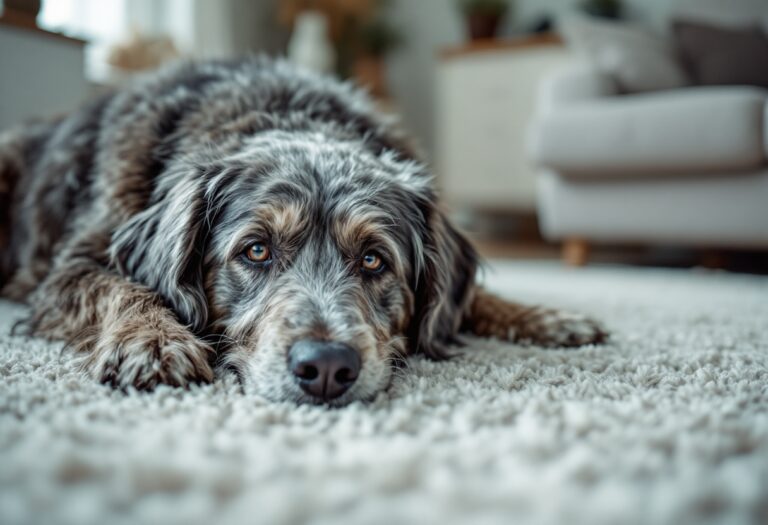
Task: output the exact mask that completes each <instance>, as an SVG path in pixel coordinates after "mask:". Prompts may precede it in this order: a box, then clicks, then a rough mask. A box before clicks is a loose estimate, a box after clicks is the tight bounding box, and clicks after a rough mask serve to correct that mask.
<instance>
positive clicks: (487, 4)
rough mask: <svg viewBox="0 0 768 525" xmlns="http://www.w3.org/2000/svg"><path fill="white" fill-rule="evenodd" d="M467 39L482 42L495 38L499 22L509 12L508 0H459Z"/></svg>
mask: <svg viewBox="0 0 768 525" xmlns="http://www.w3.org/2000/svg"><path fill="white" fill-rule="evenodd" d="M459 8H460V9H461V12H462V13H463V14H464V19H465V20H466V24H467V30H468V32H469V38H470V39H471V40H483V39H489V38H493V37H494V36H496V31H497V30H498V28H499V24H500V23H501V20H502V19H503V18H504V15H505V14H506V13H507V11H508V10H509V2H508V0H459Z"/></svg>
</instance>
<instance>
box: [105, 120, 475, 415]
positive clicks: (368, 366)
mask: <svg viewBox="0 0 768 525" xmlns="http://www.w3.org/2000/svg"><path fill="white" fill-rule="evenodd" d="M113 250H114V252H113V255H114V257H115V260H116V261H118V262H119V265H120V266H121V267H122V268H123V271H125V272H126V273H128V274H130V275H131V276H132V277H133V278H135V279H137V280H139V281H140V282H143V283H145V284H147V285H148V286H150V287H152V288H154V289H155V290H156V291H158V292H159V293H160V295H161V296H162V297H164V298H165V300H166V301H167V303H168V305H169V306H170V307H171V308H172V309H173V310H174V311H175V312H176V313H177V315H178V317H179V318H180V320H181V321H182V322H184V323H186V324H188V325H189V326H190V327H192V329H193V330H195V331H196V332H197V333H199V334H206V335H209V336H210V335H212V336H214V338H217V339H219V340H220V341H221V342H222V345H221V351H220V356H221V362H222V363H224V364H226V365H229V366H231V367H234V368H235V369H236V370H237V371H238V372H239V374H240V376H241V378H242V380H243V383H244V385H245V388H246V389H247V390H249V391H254V392H257V393H259V394H262V395H264V396H265V397H268V398H270V399H275V400H293V401H297V402H311V403H321V402H324V403H329V404H333V405H343V404H346V403H349V402H351V401H354V400H359V399H370V398H371V397H373V396H374V395H375V394H376V393H377V392H379V391H381V390H383V389H384V388H386V387H387V385H388V384H389V382H390V379H391V377H392V374H393V370H394V369H395V368H396V367H397V366H398V361H399V360H400V358H402V357H403V356H405V355H406V354H407V353H408V352H409V351H414V350H418V351H422V352H424V353H426V354H427V355H429V356H431V357H435V358H439V357H443V356H444V355H445V345H446V344H449V343H450V342H451V339H452V337H453V336H454V335H455V333H456V331H457V329H458V327H459V323H460V322H461V319H462V314H463V313H464V311H465V309H466V305H467V302H468V301H469V296H470V294H471V291H472V283H473V280H474V274H475V267H476V258H475V254H474V251H473V250H472V248H471V247H470V245H469V244H468V243H467V242H466V240H464V239H463V238H462V237H461V236H460V235H459V234H458V233H457V232H456V231H455V230H454V229H453V228H452V227H451V226H450V224H449V223H448V222H447V221H446V219H445V217H444V215H443V214H442V213H441V212H440V211H439V210H438V208H437V207H436V202H435V196H434V194H433V191H432V188H431V181H430V178H429V176H428V175H427V174H426V173H425V170H424V167H423V166H422V165H420V164H418V163H416V162H413V161H408V160H402V159H401V158H400V157H398V155H396V154H395V153H392V152H387V151H386V150H383V151H378V152H377V151H372V150H371V149H369V148H366V147H365V144H364V143H362V142H344V141H338V140H337V141H330V140H328V139H326V138H324V137H323V136H322V135H320V134H309V133H307V134H303V135H299V134H297V133H288V132H270V133H266V134H263V135H259V136H257V137H256V138H255V139H253V140H252V141H251V142H250V143H248V144H247V145H246V146H245V147H244V148H242V149H241V153H239V154H237V155H234V156H231V157H229V158H227V159H226V160H218V161H216V162H214V163H212V164H210V165H207V166H204V167H197V168H190V167H189V165H188V164H186V163H182V164H180V165H177V166H175V167H173V168H171V169H170V170H169V171H168V172H167V173H166V174H165V175H164V176H163V179H162V180H161V182H160V183H159V185H158V189H157V191H156V198H155V202H154V204H153V205H152V206H150V207H149V208H148V209H147V210H146V211H144V212H142V213H140V214H138V215H137V216H135V217H134V218H133V219H132V220H131V221H130V222H129V223H128V224H126V225H125V227H124V228H122V229H121V230H120V231H118V232H117V234H116V235H115V238H114V242H113ZM216 336H218V337H216Z"/></svg>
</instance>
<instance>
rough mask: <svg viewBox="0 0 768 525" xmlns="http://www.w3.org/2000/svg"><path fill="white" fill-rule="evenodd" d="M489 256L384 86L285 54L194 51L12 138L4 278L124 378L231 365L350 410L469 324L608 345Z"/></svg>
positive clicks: (249, 381)
mask: <svg viewBox="0 0 768 525" xmlns="http://www.w3.org/2000/svg"><path fill="white" fill-rule="evenodd" d="M468 176H471V174H468ZM476 267H477V256H476V254H475V251H474V250H473V249H472V247H471V246H470V244H469V243H468V242H467V241H466V240H465V239H464V237H462V236H461V235H460V234H459V233H458V232H457V231H456V230H455V229H454V228H453V227H452V226H451V224H450V223H449V222H448V220H447V219H446V217H445V215H444V214H443V213H442V212H441V211H440V209H439V208H438V206H437V202H436V196H435V192H434V190H433V187H432V179H431V176H430V173H429V170H428V169H427V167H426V166H425V165H424V164H422V163H421V162H420V161H419V160H418V159H417V158H416V156H415V154H414V153H413V152H412V150H411V149H410V147H409V145H408V143H407V141H406V140H405V139H404V138H403V136H401V134H400V133H399V132H398V131H397V129H396V128H395V127H394V125H393V124H392V123H391V122H389V121H388V120H387V119H386V118H384V117H382V116H381V115H379V114H378V113H377V112H376V111H375V109H374V107H373V105H372V104H371V102H370V100H369V99H368V98H367V97H366V95H365V94H364V93H361V92H360V91H357V90H355V89H353V88H351V87H350V86H349V85H346V84H341V83H338V82H336V81H333V80H332V79H329V78H323V77H319V76H315V75H313V74H310V73H307V72H302V71H297V70H296V69H293V68H292V67H290V66H289V65H287V64H286V63H283V62H273V61H270V60H267V59H263V58H256V59H250V60H245V61H237V62H210V63H200V64H184V65H178V66H175V67H173V68H170V69H166V70H164V71H162V72H160V73H158V74H154V75H152V76H150V77H147V78H146V79H144V80H142V81H140V82H139V83H137V84H135V85H134V86H133V87H130V88H128V89H125V90H122V91H118V92H115V93H112V94H109V95H106V96H104V97H102V98H101V99H99V100H98V101H95V102H93V103H91V104H90V105H88V106H87V107H84V108H82V109H81V110H79V111H78V112H76V113H73V114H71V115H69V116H67V117H65V118H60V119H58V120H55V121H52V122H45V123H38V124H30V125H27V126H25V127H22V128H19V129H17V130H14V131H10V132H7V133H6V134H4V135H2V136H0V285H2V293H3V295H5V296H6V297H9V298H12V299H16V300H21V301H25V302H27V303H28V304H29V305H30V307H31V309H30V316H29V318H28V319H27V320H26V321H24V324H23V326H24V327H26V329H27V330H28V332H29V333H30V334H32V335H37V336H42V337H46V338H51V339H63V340H67V341H68V342H69V344H70V346H71V347H72V348H73V349H75V350H76V351H79V352H81V353H82V355H83V366H84V368H85V369H86V370H87V371H88V372H89V373H90V374H91V375H92V376H93V377H94V378H95V379H97V380H99V381H101V382H104V383H108V384H111V385H114V386H115V387H118V388H127V387H135V388H137V389H151V388H153V387H155V386H156V385H157V384H159V383H164V384H169V385H177V386H185V385H188V384H190V383H192V382H208V381H211V380H212V379H213V376H214V369H215V367H217V366H226V367H231V368H234V369H235V370H236V371H237V372H238V374H239V376H240V377H241V379H242V383H243V385H244V388H245V390H246V391H252V392H255V393H258V394H260V395H263V396H265V397H267V398H269V399H273V400H290V401H294V402H299V403H328V404H331V405H344V404H347V403H349V402H351V401H354V400H365V399H370V398H371V397H373V396H374V395H375V394H376V393H377V392H380V391H381V390H383V389H385V388H386V387H387V385H388V384H389V382H390V379H391V377H392V375H393V369H394V368H395V367H397V366H398V364H399V363H400V362H401V361H402V358H403V357H404V356H406V355H408V354H409V353H412V352H422V353H424V354H426V355H427V356H429V357H432V358H436V359H439V358H444V357H446V356H447V355H448V348H447V347H448V345H450V344H452V343H455V342H456V337H457V334H458V332H459V331H460V330H463V331H467V332H470V333H474V334H477V335H481V336H495V337H498V338H501V339H507V340H511V341H519V342H528V343H534V344H540V345H548V346H578V345H583V344H591V343H597V342H600V341H601V340H602V339H603V337H604V333H603V332H602V331H601V329H600V328H599V327H598V325H596V324H595V323H594V322H592V321H590V320H588V319H586V318H584V317H581V316H578V315H573V314H565V313H562V312H559V311H555V310H550V309H544V308H532V307H525V306H521V305H517V304H513V303H509V302H506V301H503V300H501V299H498V298H496V297H493V296H492V295H489V294H488V293H486V292H484V291H483V290H482V289H480V288H479V287H478V286H477V285H476V284H475V270H476Z"/></svg>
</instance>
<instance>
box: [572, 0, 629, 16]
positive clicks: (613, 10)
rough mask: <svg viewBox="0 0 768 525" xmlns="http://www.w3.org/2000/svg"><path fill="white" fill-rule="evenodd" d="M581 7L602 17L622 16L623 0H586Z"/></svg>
mask: <svg viewBox="0 0 768 525" xmlns="http://www.w3.org/2000/svg"><path fill="white" fill-rule="evenodd" d="M581 8H582V10H584V11H585V12H586V13H588V14H590V15H592V16H598V17H601V18H613V19H616V18H621V10H622V5H621V0H584V1H583V2H582V3H581Z"/></svg>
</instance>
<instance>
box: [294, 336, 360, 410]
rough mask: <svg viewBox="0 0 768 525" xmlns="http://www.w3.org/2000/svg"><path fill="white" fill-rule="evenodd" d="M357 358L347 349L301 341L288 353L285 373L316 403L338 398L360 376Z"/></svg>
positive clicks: (351, 349) (340, 345) (334, 344)
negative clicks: (286, 371)
mask: <svg viewBox="0 0 768 525" xmlns="http://www.w3.org/2000/svg"><path fill="white" fill-rule="evenodd" d="M360 367H361V362H360V356H359V355H358V353H357V352H356V351H355V350H354V348H352V347H351V346H349V345H346V344H344V343H338V342H330V341H312V340H302V341H298V342H296V343H294V344H293V346H291V349H290V350H289V351H288V370H289V371H290V373H291V374H293V376H294V377H295V378H296V379H297V380H298V383H299V386H301V389H302V390H303V391H304V392H306V393H307V394H309V395H310V396H312V397H314V398H316V399H317V400H319V401H330V400H332V399H336V398H337V397H339V396H341V395H342V394H343V393H344V392H346V391H347V390H349V388H350V387H351V386H352V385H353V384H354V383H355V381H356V380H357V376H358V375H359V374H360Z"/></svg>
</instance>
